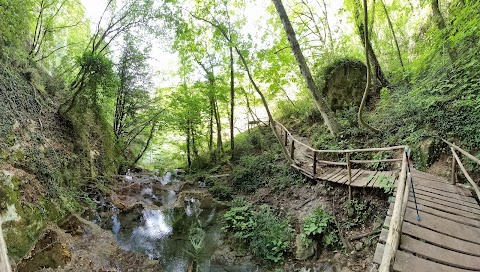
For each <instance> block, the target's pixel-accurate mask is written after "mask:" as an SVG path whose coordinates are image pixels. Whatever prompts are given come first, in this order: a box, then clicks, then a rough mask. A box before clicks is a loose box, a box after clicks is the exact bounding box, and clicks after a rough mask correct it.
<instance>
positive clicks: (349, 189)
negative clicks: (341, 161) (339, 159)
mask: <svg viewBox="0 0 480 272" xmlns="http://www.w3.org/2000/svg"><path fill="white" fill-rule="evenodd" d="M346 157H347V158H346V160H347V173H348V201H351V200H352V165H351V164H350V152H347V153H346Z"/></svg>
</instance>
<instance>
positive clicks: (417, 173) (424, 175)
mask: <svg viewBox="0 0 480 272" xmlns="http://www.w3.org/2000/svg"><path fill="white" fill-rule="evenodd" d="M411 171H412V176H413V177H414V178H415V177H418V178H423V179H428V180H431V181H437V182H443V183H447V184H450V183H449V181H448V180H447V179H446V178H443V177H438V176H435V175H432V174H429V173H425V172H422V171H419V170H417V169H415V168H412V169H411ZM450 185H451V184H450Z"/></svg>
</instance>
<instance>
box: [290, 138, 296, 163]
mask: <svg viewBox="0 0 480 272" xmlns="http://www.w3.org/2000/svg"><path fill="white" fill-rule="evenodd" d="M294 151H295V141H294V140H293V138H292V142H291V143H290V158H291V159H292V160H294V159H295V155H294Z"/></svg>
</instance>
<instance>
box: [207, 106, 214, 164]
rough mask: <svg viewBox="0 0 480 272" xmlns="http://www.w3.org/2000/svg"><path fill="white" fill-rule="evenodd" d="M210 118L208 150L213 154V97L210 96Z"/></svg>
mask: <svg viewBox="0 0 480 272" xmlns="http://www.w3.org/2000/svg"><path fill="white" fill-rule="evenodd" d="M209 103H210V120H209V121H208V134H209V135H208V152H210V155H213V107H214V106H213V98H211V97H209Z"/></svg>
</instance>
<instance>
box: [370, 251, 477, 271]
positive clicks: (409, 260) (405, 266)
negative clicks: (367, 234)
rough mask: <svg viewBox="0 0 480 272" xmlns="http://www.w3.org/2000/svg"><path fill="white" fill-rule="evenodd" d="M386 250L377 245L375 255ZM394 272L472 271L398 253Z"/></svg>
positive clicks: (401, 252) (402, 252)
mask: <svg viewBox="0 0 480 272" xmlns="http://www.w3.org/2000/svg"><path fill="white" fill-rule="evenodd" d="M384 250H385V245H383V244H377V250H376V251H375V254H377V251H378V252H379V253H378V254H382V253H383V251H384ZM393 270H394V271H407V272H410V271H435V272H467V271H471V270H465V269H461V268H455V267H451V266H447V265H444V264H439V263H436V262H432V261H429V260H426V259H422V258H419V257H416V256H414V255H412V254H410V253H406V252H404V251H401V250H399V251H397V255H396V259H395V264H394V266H393Z"/></svg>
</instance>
